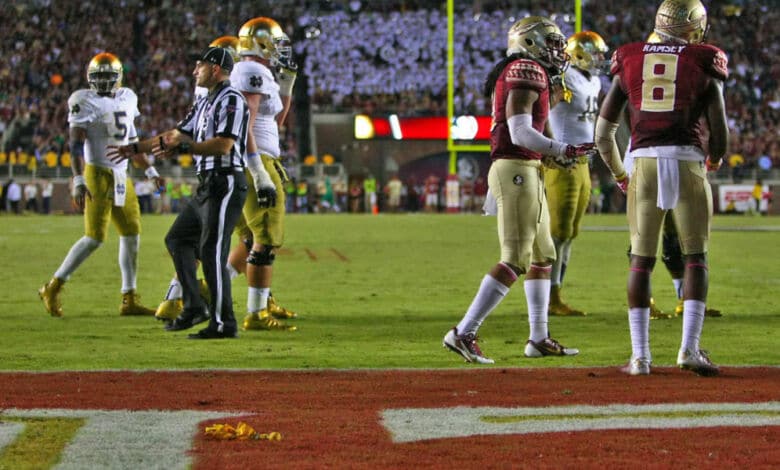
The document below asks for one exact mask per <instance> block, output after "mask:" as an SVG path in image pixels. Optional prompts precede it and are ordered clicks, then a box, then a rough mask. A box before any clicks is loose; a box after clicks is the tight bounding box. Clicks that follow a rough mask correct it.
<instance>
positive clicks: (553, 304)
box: [547, 286, 587, 317]
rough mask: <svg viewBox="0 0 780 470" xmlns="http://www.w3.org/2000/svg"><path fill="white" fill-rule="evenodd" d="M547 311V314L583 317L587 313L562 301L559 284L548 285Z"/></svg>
mask: <svg viewBox="0 0 780 470" xmlns="http://www.w3.org/2000/svg"><path fill="white" fill-rule="evenodd" d="M547 312H548V314H549V315H554V316H559V317H584V316H586V315H587V313H585V312H583V311H582V310H577V309H576V308H572V307H570V306H569V305H567V304H566V302H564V301H563V298H562V297H561V288H560V286H551V287H550V305H549V308H548V309H547Z"/></svg>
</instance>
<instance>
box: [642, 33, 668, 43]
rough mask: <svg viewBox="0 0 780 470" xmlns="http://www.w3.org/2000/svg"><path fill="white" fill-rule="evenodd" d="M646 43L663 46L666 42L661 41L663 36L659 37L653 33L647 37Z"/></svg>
mask: <svg viewBox="0 0 780 470" xmlns="http://www.w3.org/2000/svg"><path fill="white" fill-rule="evenodd" d="M645 42H646V43H648V44H661V43H662V42H664V41H663V40H662V39H661V36H659V35H657V34H656V33H655V32H652V33H650V36H648V37H647V40H646V41H645Z"/></svg>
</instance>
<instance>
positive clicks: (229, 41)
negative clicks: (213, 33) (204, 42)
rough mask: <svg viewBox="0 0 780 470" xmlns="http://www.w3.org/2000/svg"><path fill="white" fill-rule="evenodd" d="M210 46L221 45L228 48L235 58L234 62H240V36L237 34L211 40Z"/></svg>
mask: <svg viewBox="0 0 780 470" xmlns="http://www.w3.org/2000/svg"><path fill="white" fill-rule="evenodd" d="M209 47H221V48H222V49H227V51H228V52H229V53H230V56H231V57H232V58H233V62H238V61H239V60H241V58H240V57H239V56H238V38H237V37H235V36H220V37H218V38H217V39H215V40H213V41H211V44H209Z"/></svg>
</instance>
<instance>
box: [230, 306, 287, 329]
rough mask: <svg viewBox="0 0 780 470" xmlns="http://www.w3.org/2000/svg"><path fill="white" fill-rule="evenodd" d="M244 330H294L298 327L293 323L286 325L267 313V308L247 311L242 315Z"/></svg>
mask: <svg viewBox="0 0 780 470" xmlns="http://www.w3.org/2000/svg"><path fill="white" fill-rule="evenodd" d="M243 329H244V331H246V330H276V331H295V330H297V329H298V328H297V327H295V326H293V325H286V324H284V323H282V322H280V321H279V320H277V319H275V318H274V317H272V316H271V314H270V313H268V310H265V309H263V310H260V311H259V312H256V313H248V314H247V315H246V317H244V324H243Z"/></svg>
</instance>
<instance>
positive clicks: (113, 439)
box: [0, 408, 237, 470]
mask: <svg viewBox="0 0 780 470" xmlns="http://www.w3.org/2000/svg"><path fill="white" fill-rule="evenodd" d="M4 416H7V417H19V418H84V419H86V422H85V423H84V426H83V427H82V428H81V429H79V430H78V431H77V433H76V435H75V437H74V438H73V440H72V441H71V442H69V443H68V444H67V446H66V447H65V450H63V452H62V458H61V459H60V462H59V464H58V465H56V466H55V467H54V468H55V469H74V470H81V469H83V468H84V465H85V463H86V462H89V466H90V467H91V468H103V469H113V468H117V469H119V468H143V469H153V468H159V469H174V468H181V469H186V468H189V467H190V466H191V464H192V458H191V457H190V456H189V455H187V451H189V450H190V449H191V448H192V438H193V437H194V436H195V434H196V433H197V432H198V427H197V424H198V423H199V422H201V421H205V420H209V419H217V418H227V417H231V416H237V415H236V414H231V413H227V412H216V411H157V410H145V411H131V410H115V411H108V410H66V409H31V410H25V409H16V408H11V409H7V410H3V411H2V412H0V419H1V418H3V417H4ZM6 424H7V423H6ZM19 425H20V426H22V428H24V424H23V423H19ZM4 434H5V432H4V428H2V427H0V443H2V440H3V438H4ZM15 436H16V434H14V435H13V436H11V437H10V438H11V440H10V441H9V442H12V441H13V438H14V437H15Z"/></svg>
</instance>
